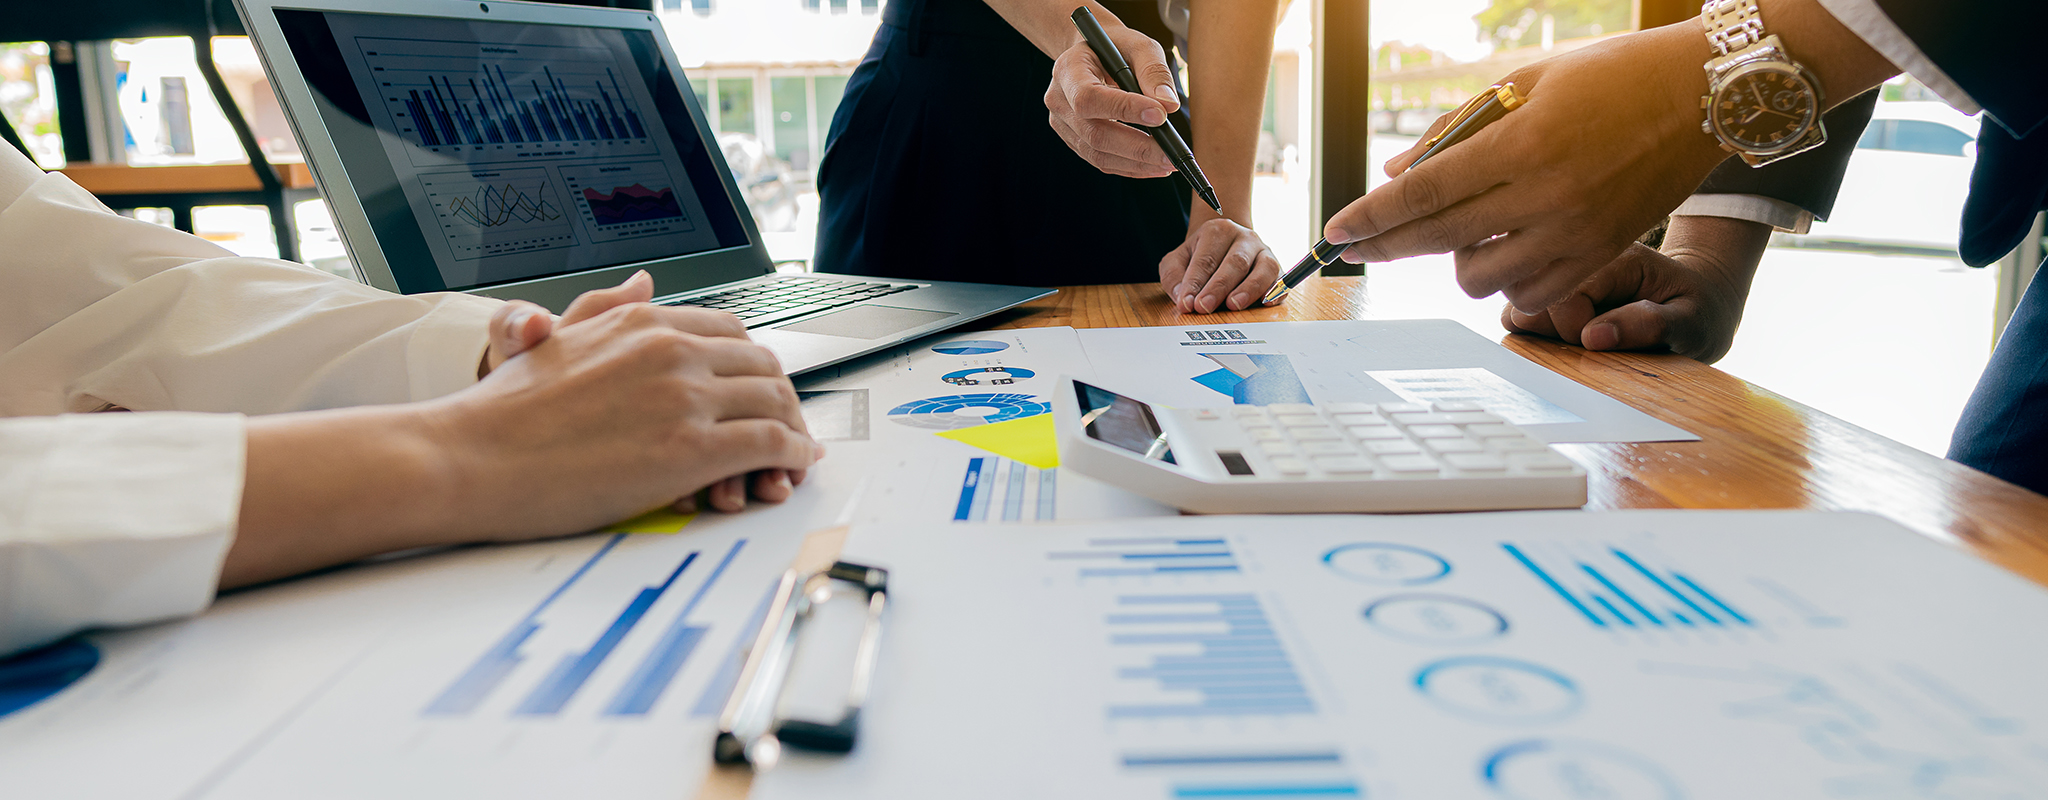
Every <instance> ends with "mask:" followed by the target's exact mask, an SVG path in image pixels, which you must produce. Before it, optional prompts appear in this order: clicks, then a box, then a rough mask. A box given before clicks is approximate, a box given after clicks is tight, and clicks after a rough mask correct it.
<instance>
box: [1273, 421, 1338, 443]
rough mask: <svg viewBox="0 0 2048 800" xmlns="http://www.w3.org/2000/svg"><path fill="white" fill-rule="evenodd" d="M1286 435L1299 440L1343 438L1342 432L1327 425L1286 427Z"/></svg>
mask: <svg viewBox="0 0 2048 800" xmlns="http://www.w3.org/2000/svg"><path fill="white" fill-rule="evenodd" d="M1287 435H1289V436H1292V437H1294V438H1295V439H1297V440H1300V441H1313V440H1323V439H1342V438H1344V434H1341V433H1338V432H1337V429H1336V428H1332V427H1329V426H1327V425H1325V426H1323V427H1319V428H1288V429H1287Z"/></svg>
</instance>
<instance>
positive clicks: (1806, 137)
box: [1700, 0, 1828, 167]
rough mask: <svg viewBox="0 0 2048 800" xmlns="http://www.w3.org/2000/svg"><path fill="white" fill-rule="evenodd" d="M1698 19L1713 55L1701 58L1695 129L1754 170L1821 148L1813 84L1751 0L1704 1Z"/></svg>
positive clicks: (1817, 87) (1816, 91)
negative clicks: (1703, 89)
mask: <svg viewBox="0 0 2048 800" xmlns="http://www.w3.org/2000/svg"><path fill="white" fill-rule="evenodd" d="M1700 23H1701V24H1702V25H1704V26H1705V27H1706V29H1707V43H1708V44H1711V45H1713V47H1714V58H1713V59H1711V60H1709V61H1708V62H1707V94H1706V96H1705V97H1701V98H1700V108H1702V109H1704V110H1705V111H1706V112H1707V118H1706V119H1705V120H1703V121H1701V122H1700V130H1702V131H1705V132H1706V133H1708V134H1710V135H1712V136H1714V137H1715V138H1718V139H1720V140H1721V147H1722V149H1724V150H1727V151H1728V152H1730V153H1734V154H1736V155H1738V156H1741V157H1742V160H1743V161H1745V162H1747V163H1748V164H1749V165H1750V166H1752V167H1761V166H1763V165H1765V164H1769V163H1771V162H1773V161H1777V160H1779V159H1782V158H1790V157H1792V156H1794V155H1797V154H1799V153H1803V152H1806V151H1808V150H1811V149H1813V148H1816V147H1819V146H1821V144H1822V143H1823V142H1826V141H1827V140H1828V134H1827V130H1826V128H1824V127H1822V125H1821V111H1822V105H1821V100H1822V98H1821V89H1820V81H1818V80H1816V79H1815V78H1814V76H1813V73H1812V72H1809V71H1808V70H1807V69H1806V68H1805V67H1803V66H1800V65H1799V62H1797V61H1793V60H1792V54H1791V53H1788V52H1785V43H1784V42H1782V41H1779V40H1778V37H1776V36H1773V35H1771V34H1769V33H1766V32H1765V31H1764V20H1763V15H1762V12H1760V11H1759V10H1758V9H1757V6H1756V0H1707V3H1706V5H1704V6H1702V7H1701V8H1700Z"/></svg>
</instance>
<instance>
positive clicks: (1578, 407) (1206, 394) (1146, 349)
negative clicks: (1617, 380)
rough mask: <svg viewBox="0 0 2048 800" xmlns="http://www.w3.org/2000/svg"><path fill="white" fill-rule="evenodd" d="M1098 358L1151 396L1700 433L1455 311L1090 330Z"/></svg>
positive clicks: (1642, 437) (1571, 429) (1563, 435)
mask: <svg viewBox="0 0 2048 800" xmlns="http://www.w3.org/2000/svg"><path fill="white" fill-rule="evenodd" d="M1077 335H1078V336H1079V337H1080V340H1081V344H1082V346H1083V348H1084V349H1085V350H1086V351H1087V357H1088V360H1089V362H1090V363H1092V364H1093V365H1094V366H1095V367H1096V368H1097V369H1098V370H1100V374H1102V375H1105V376H1115V377H1116V378H1117V379H1118V381H1119V384H1118V385H1121V386H1130V387H1141V388H1142V389H1143V391H1144V392H1145V395H1144V396H1143V397H1142V398H1141V399H1143V400H1147V401H1151V402H1158V403H1164V404H1166V405H1170V406H1178V407H1181V408H1204V407H1212V406H1225V405H1231V404H1233V403H1252V404H1257V405H1268V404H1271V403H1283V402H1294V403H1306V402H1313V403H1333V402H1362V403H1394V402H1404V401H1408V402H1412V401H1418V400H1473V401H1477V402H1480V403H1484V404H1486V405H1487V406H1488V407H1489V408H1490V409H1492V410H1494V411H1495V412H1496V413H1499V414H1501V415H1503V416H1505V417H1506V418H1507V419H1508V421H1509V422H1512V423H1514V424H1516V425H1519V426H1521V427H1522V428H1524V429H1526V430H1527V431H1528V432H1529V434H1530V435H1531V436H1534V437H1536V438H1538V439H1541V440H1543V441H1546V442H1663V441H1692V440H1697V439H1698V438H1699V437H1698V436H1694V435H1693V434H1691V433H1688V432H1686V431H1684V430H1682V429H1680V428H1678V427H1675V426H1673V425H1670V424H1668V423H1665V422H1661V421H1659V420H1657V419H1655V418H1653V417H1651V416H1650V415H1648V414H1644V413H1642V412H1640V411H1637V410H1635V409H1633V408H1630V407H1629V406H1627V405H1626V404H1623V403H1621V402H1619V401H1617V400H1615V399H1613V398H1611V397H1608V396H1606V395H1604V394H1601V393H1599V392H1597V391H1594V390H1592V389H1589V388H1587V387H1585V386H1583V385H1581V384H1579V383H1578V382H1576V381H1573V380H1571V379H1570V378H1566V377H1564V376H1562V375H1559V374H1557V373H1555V372H1552V371H1550V370H1548V369H1545V368H1544V367H1542V366H1540V365H1537V364H1535V363H1533V362H1531V361H1529V360H1528V359H1525V358H1522V357H1521V356H1518V355H1515V354H1514V353H1511V352H1508V350H1507V349H1506V348H1503V347H1501V346H1500V345H1498V344H1496V343H1493V342H1490V341H1487V340H1486V338H1485V337H1482V336H1480V335H1478V334H1476V333H1473V332H1472V331H1471V329H1469V328H1466V327H1465V326H1463V325H1460V324H1458V323H1456V322H1452V321H1450V320H1436V319H1417V320H1375V321H1364V320H1359V321H1331V322H1259V323H1248V324H1242V325H1205V326H1194V327H1183V328H1163V327H1162V328H1089V329H1086V330H1082V331H1079V332H1078V334H1077Z"/></svg>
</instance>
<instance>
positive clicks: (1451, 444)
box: [1422, 439, 1486, 453]
mask: <svg viewBox="0 0 2048 800" xmlns="http://www.w3.org/2000/svg"><path fill="white" fill-rule="evenodd" d="M1422 443H1423V444H1426V445H1429V449H1431V450H1435V451H1437V452H1439V453H1477V452H1480V451H1482V450H1485V449H1486V448H1484V447H1480V446H1479V443H1478V442H1475V441H1472V440H1471V439H1424V440H1423V441H1422Z"/></svg>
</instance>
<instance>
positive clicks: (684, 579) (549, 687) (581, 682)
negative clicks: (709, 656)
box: [424, 533, 747, 717]
mask: <svg viewBox="0 0 2048 800" xmlns="http://www.w3.org/2000/svg"><path fill="white" fill-rule="evenodd" d="M629 535H630V534H623V533H622V534H617V535H615V536H613V537H611V538H610V539H609V540H607V541H606V542H605V544H604V545H603V546H602V547H600V548H599V549H598V550H597V552H596V553H595V554H593V555H591V556H590V557H589V559H588V560H586V561H584V562H583V564H582V565H581V566H580V567H578V568H577V569H576V570H575V571H574V572H573V573H571V574H570V575H569V577H568V578H567V579H566V580H564V581H563V582H562V583H561V584H560V585H558V586H556V587H555V588H554V589H553V590H552V591H551V592H549V593H548V594H547V595H546V596H545V597H543V598H541V599H540V601H539V602H538V603H537V604H536V605H535V606H534V607H533V608H532V610H530V611H528V612H527V613H526V615H525V616H523V617H521V618H520V619H519V620H517V621H516V622H514V623H513V625H512V627H511V628H510V629H509V630H507V631H506V632H505V633H504V635H502V636H501V637H499V638H498V640H497V641H496V642H495V643H494V644H492V645H491V647H490V648H489V649H487V650H485V651H484V652H483V653H482V654H481V655H479V656H478V657H477V658H476V660H475V661H474V662H472V663H471V664H470V666H469V667H468V668H467V669H466V670H464V671H463V672H462V673H461V674H460V675H458V676H456V677H455V679H454V680H453V681H452V682H450V683H449V684H448V685H447V688H445V689H443V690H442V691H441V693H440V694H439V695H438V696H436V697H435V698H434V700H433V701H432V702H431V703H430V704H429V705H428V706H427V707H426V709H425V710H424V713H425V714H426V715H428V716H430V717H461V716H467V715H470V714H475V713H480V711H481V710H482V709H484V708H485V707H486V706H487V705H490V703H491V701H492V700H493V698H495V697H497V696H499V695H501V694H510V695H513V696H515V697H517V698H518V699H516V700H513V701H511V707H510V713H511V714H512V715H514V716H519V717H548V716H554V715H558V714H561V713H562V712H563V710H564V709H565V707H567V706H568V705H569V704H570V702H571V701H573V700H575V699H576V698H577V697H579V696H581V695H582V694H583V693H584V690H585V689H586V688H589V687H590V685H591V684H592V680H591V678H592V676H593V675H594V674H595V673H596V672H597V671H598V670H599V668H600V667H602V666H604V665H605V664H606V662H607V661H608V660H609V659H611V658H612V657H613V656H614V655H615V654H617V653H618V652H619V651H620V649H621V648H620V645H621V644H622V643H623V642H624V641H625V640H626V639H627V637H629V636H631V635H632V634H633V633H634V632H635V631H636V630H639V629H640V626H641V623H643V622H646V621H647V617H648V616H649V612H650V611H651V610H652V609H653V608H654V607H655V606H656V604H657V603H659V602H660V601H661V600H662V599H663V597H664V596H666V595H668V594H669V592H671V591H672V590H673V591H684V589H682V588H681V587H685V586H693V589H690V590H689V591H690V592H691V593H690V594H689V596H688V599H687V600H685V601H684V602H683V603H682V605H681V606H680V609H679V610H677V611H676V612H675V613H674V615H673V616H672V617H671V618H670V620H669V621H668V622H667V623H666V624H665V625H663V626H662V628H661V632H660V633H659V634H643V635H642V636H641V637H640V638H642V639H643V640H644V639H645V638H646V637H647V636H648V635H653V636H654V637H655V638H654V640H653V643H652V645H651V646H649V647H646V648H644V652H642V654H641V655H640V657H639V661H638V663H636V664H634V666H633V667H632V668H631V669H630V670H629V671H627V672H625V673H624V677H623V680H621V681H618V682H617V685H616V686H613V687H610V688H609V695H608V696H607V697H605V698H604V699H603V700H602V702H601V703H600V704H599V705H598V706H597V707H598V708H599V714H600V715H602V716H609V717H634V716H644V715H646V714H647V713H648V712H649V711H650V710H652V709H653V707H654V705H655V703H656V701H658V700H659V699H660V698H661V696H662V694H663V693H664V692H665V691H666V690H667V689H668V688H669V685H670V683H672V682H673V681H674V680H675V677H676V676H677V675H678V674H679V673H681V672H682V669H683V667H684V665H685V663H686V662H687V661H688V660H689V659H690V657H691V655H692V654H693V653H695V652H696V649H697V645H698V644H699V643H701V642H702V641H703V639H704V637H705V635H706V634H707V633H708V632H709V630H710V627H709V625H707V624H703V623H699V622H695V621H693V619H692V616H691V615H692V612H694V611H695V610H696V608H697V606H698V605H699V604H700V603H701V602H702V601H703V600H704V597H705V595H707V594H709V593H710V592H711V590H712V589H713V588H714V587H715V586H716V585H717V583H718V579H719V577H720V576H721V575H723V574H724V572H725V570H726V568H727V567H728V566H730V565H731V564H732V561H733V559H734V558H736V557H737V556H738V555H739V554H740V551H741V549H742V548H744V547H745V546H746V543H747V542H746V540H745V539H740V540H737V541H735V542H733V544H732V546H731V547H730V548H728V549H727V550H726V551H725V552H723V553H718V554H709V553H705V552H703V551H699V550H691V551H689V552H688V553H687V554H685V555H683V556H682V557H681V559H680V560H679V561H678V562H676V563H675V565H674V566H673V567H672V568H670V569H669V570H668V571H667V573H666V577H665V578H663V579H662V580H661V581H660V582H658V583H654V584H651V585H645V586H643V587H641V588H640V589H638V590H637V591H636V592H634V593H633V594H631V595H630V596H626V597H617V598H612V602H611V603H605V602H604V601H603V600H602V599H600V598H595V597H588V596H581V597H576V601H577V602H578V604H580V605H584V606H588V607H593V608H600V609H601V608H606V607H610V608H616V609H617V611H616V612H615V613H608V614H603V615H601V616H600V615H589V614H582V615H574V616H575V617H576V618H575V619H574V620H573V622H572V621H571V620H569V619H566V618H567V617H570V616H571V615H569V614H565V613H562V611H561V606H562V604H563V600H564V598H565V597H567V596H575V595H578V594H584V595H587V594H589V592H588V591H586V590H585V589H586V587H585V586H584V585H583V584H582V582H583V580H584V578H585V577H586V576H587V575H589V574H590V573H591V571H592V570H593V569H594V568H597V567H599V566H600V565H602V564H604V563H605V561H606V559H607V557H608V556H612V555H614V553H615V552H616V550H617V549H618V546H619V544H620V543H621V542H623V541H625V540H626V539H627V537H628V536H629ZM620 601H623V604H622V605H621V604H620ZM558 617H560V618H565V619H563V620H562V623H561V624H565V625H570V626H572V627H573V623H575V622H581V623H586V624H589V623H598V624H596V625H589V626H588V627H586V628H585V629H584V630H582V631H574V630H564V631H546V630H545V629H546V628H547V627H548V626H549V625H551V624H556V619H557V618H558ZM544 632H545V633H548V634H551V635H550V636H548V637H546V638H548V639H549V640H550V641H552V642H555V643H557V645H558V646H560V645H567V647H565V648H563V652H560V653H559V654H556V658H555V661H554V662H553V665H552V666H551V667H549V668H547V669H546V670H545V671H537V670H533V669H526V670H521V669H520V668H521V666H522V665H523V664H525V663H526V662H527V661H528V660H529V659H530V658H536V657H539V658H545V655H544V654H543V653H542V652H540V651H541V648H540V647H539V646H537V645H536V642H535V639H537V638H541V637H539V636H537V635H538V634H542V633H544ZM613 672H615V673H616V672H617V670H616V669H615V670H613ZM503 702H504V701H500V703H499V705H502V704H503ZM492 707H497V706H492Z"/></svg>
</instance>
